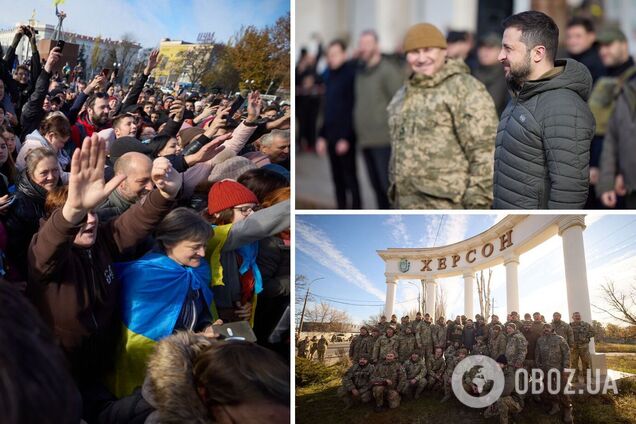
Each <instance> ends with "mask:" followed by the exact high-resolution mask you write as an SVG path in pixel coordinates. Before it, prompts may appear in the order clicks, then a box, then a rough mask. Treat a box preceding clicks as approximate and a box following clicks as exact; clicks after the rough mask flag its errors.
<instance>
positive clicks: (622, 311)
mask: <svg viewBox="0 0 636 424" xmlns="http://www.w3.org/2000/svg"><path fill="white" fill-rule="evenodd" d="M601 293H602V299H603V300H604V301H605V303H606V304H607V307H605V308H602V307H600V306H598V305H593V306H594V308H595V309H597V310H599V311H600V312H603V313H605V314H607V315H609V316H611V317H612V318H614V319H615V320H618V321H620V322H624V323H625V324H629V325H636V285H635V284H632V285H631V286H630V288H629V293H628V294H626V293H623V292H620V291H618V290H617V289H616V287H615V286H614V282H613V281H611V280H610V281H608V282H607V283H605V284H601Z"/></svg>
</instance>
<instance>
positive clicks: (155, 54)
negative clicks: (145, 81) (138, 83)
mask: <svg viewBox="0 0 636 424" xmlns="http://www.w3.org/2000/svg"><path fill="white" fill-rule="evenodd" d="M157 64H159V50H158V49H154V50H153V51H151V52H150V56H148V63H147V64H146V68H145V69H144V74H146V75H150V73H151V72H152V70H153V69H155V68H156V67H157Z"/></svg>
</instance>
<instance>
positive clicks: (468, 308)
mask: <svg viewBox="0 0 636 424" xmlns="http://www.w3.org/2000/svg"><path fill="white" fill-rule="evenodd" d="M474 293H475V275H474V274H473V272H472V271H471V272H466V273H464V315H466V318H470V319H473V317H474V316H475V315H474V314H473V303H474V297H473V295H474Z"/></svg>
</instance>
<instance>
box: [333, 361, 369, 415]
mask: <svg viewBox="0 0 636 424" xmlns="http://www.w3.org/2000/svg"><path fill="white" fill-rule="evenodd" d="M374 370H375V367H374V366H373V365H371V364H369V356H368V355H366V354H363V355H360V358H359V359H358V363H357V364H353V365H352V366H351V368H349V369H348V370H347V372H346V373H345V375H344V376H343V377H342V386H341V387H340V388H339V389H338V396H339V397H341V398H342V399H343V400H344V403H345V404H346V407H345V409H349V408H351V407H352V406H353V405H355V404H356V402H362V403H367V402H370V401H371V377H372V376H373V371H374Z"/></svg>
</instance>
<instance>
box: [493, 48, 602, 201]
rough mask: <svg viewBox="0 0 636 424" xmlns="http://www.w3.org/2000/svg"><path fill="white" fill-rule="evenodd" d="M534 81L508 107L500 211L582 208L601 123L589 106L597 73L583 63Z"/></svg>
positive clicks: (568, 63)
mask: <svg viewBox="0 0 636 424" xmlns="http://www.w3.org/2000/svg"><path fill="white" fill-rule="evenodd" d="M555 67H564V69H563V71H562V72H561V73H560V74H558V75H557V76H554V77H552V78H546V79H541V80H536V81H528V82H526V83H525V84H524V85H523V88H522V89H521V92H520V93H519V95H518V96H517V97H513V98H512V100H511V101H510V102H509V103H508V106H506V109H505V110H504V112H503V114H502V116H501V121H500V122H499V127H498V128H497V138H496V147H495V174H494V181H493V192H494V203H493V208H495V209H581V208H583V206H584V205H585V201H586V199H587V193H588V187H589V169H588V166H589V159H590V143H591V141H592V137H593V136H594V127H595V121H594V116H593V115H592V113H591V112H590V108H589V107H588V105H587V99H588V97H589V95H590V92H591V90H592V76H591V75H590V72H589V71H588V70H587V68H586V67H585V66H584V65H582V64H581V63H579V62H577V61H575V60H572V59H565V60H556V61H555Z"/></svg>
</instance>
